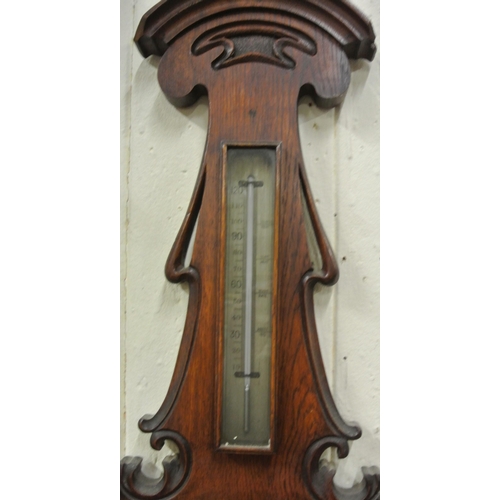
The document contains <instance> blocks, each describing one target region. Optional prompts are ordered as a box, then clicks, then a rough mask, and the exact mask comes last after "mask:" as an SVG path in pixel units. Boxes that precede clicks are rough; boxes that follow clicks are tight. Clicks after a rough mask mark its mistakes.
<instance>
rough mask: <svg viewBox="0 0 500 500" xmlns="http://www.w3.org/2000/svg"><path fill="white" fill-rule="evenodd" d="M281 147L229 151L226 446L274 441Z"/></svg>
mask: <svg viewBox="0 0 500 500" xmlns="http://www.w3.org/2000/svg"><path fill="white" fill-rule="evenodd" d="M275 171H276V149H275V148H237V147H234V148H228V150H227V164H226V205H227V210H226V253H225V297H224V381H223V395H222V429H221V446H223V447H228V446H237V447H241V446H250V447H267V448H268V447H269V446H270V434H271V431H270V420H271V354H272V335H273V318H272V303H273V267H274V256H273V253H274V210H275V206H274V200H275Z"/></svg>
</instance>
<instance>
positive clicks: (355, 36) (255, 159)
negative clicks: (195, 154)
mask: <svg viewBox="0 0 500 500" xmlns="http://www.w3.org/2000/svg"><path fill="white" fill-rule="evenodd" d="M374 39H375V36H374V33H373V30H372V27H371V24H370V23H369V21H368V20H367V19H366V18H365V17H364V16H363V15H362V14H361V13H360V12H358V11H357V10H356V9H355V8H354V7H352V6H351V5H350V4H348V3H347V2H345V1H343V0H302V1H301V0H290V1H287V2H283V1H278V0H183V1H181V0H163V1H162V2H160V3H158V4H157V5H156V6H155V7H153V8H152V9H151V10H150V11H148V12H147V13H146V14H145V15H144V17H143V18H142V20H141V23H140V25H139V27H138V30H137V34H136V37H135V41H136V44H137V46H138V48H139V50H140V51H141V53H142V55H144V57H148V56H150V55H157V56H160V57H161V60H160V63H159V67H158V78H159V82H160V86H161V88H162V90H163V92H164V93H165V94H166V96H167V98H168V99H169V100H170V101H171V102H172V103H173V104H174V105H176V106H188V105H191V104H193V103H194V102H196V100H197V99H198V98H199V97H200V96H201V95H203V94H207V95H208V99H209V126H208V137H207V143H206V147H205V153H204V158H203V162H202V165H201V169H200V173H199V176H198V180H197V182H196V186H195V189H194V193H193V197H192V200H191V203H190V206H189V209H188V211H187V214H186V217H185V219H184V222H183V224H182V227H181V229H180V232H179V235H178V237H177V239H176V241H175V243H174V246H173V248H172V251H171V253H170V256H169V258H168V260H167V264H166V269H165V271H166V276H167V278H168V279H169V280H170V281H172V282H180V281H187V282H188V283H189V292H190V296H189V305H188V311H187V318H186V324H185V329H184V333H183V337H182V341H181V346H180V351H179V355H178V359H177V364H176V367H175V370H174V374H173V378H172V382H171V385H170V388H169V391H168V393H167V395H166V398H165V401H164V402H163V404H162V406H161V408H160V409H159V411H158V412H157V414H156V415H154V416H152V417H150V416H147V417H144V418H143V419H141V421H140V423H139V426H140V429H141V430H142V431H143V432H148V433H151V444H152V446H153V448H155V449H160V448H161V447H162V446H163V445H164V443H165V442H166V441H169V442H172V443H174V444H175V446H176V447H177V448H178V454H177V455H176V456H175V458H174V459H170V460H165V461H164V463H163V467H164V474H163V477H162V478H161V479H159V480H152V479H149V478H147V477H146V476H144V475H143V474H142V472H141V459H140V458H130V457H126V458H124V459H123V460H122V469H121V495H122V498H123V499H127V500H133V499H141V500H144V499H152V500H153V499H154V500H160V499H171V498H179V499H186V500H189V499H191V500H195V499H197V500H270V499H274V500H294V499H297V500H299V499H300V500H305V499H318V500H323V499H329V500H342V499H343V498H356V499H359V500H373V499H378V498H379V497H380V493H379V476H378V474H368V473H365V474H364V481H363V485H362V486H360V487H359V488H358V490H357V493H356V496H352V495H353V494H354V492H353V491H351V492H345V491H341V490H338V489H337V488H336V487H335V486H334V484H333V475H334V473H335V471H334V470H332V469H330V468H328V467H323V466H320V457H321V455H322V453H323V452H324V451H325V450H326V449H328V448H332V447H333V448H335V449H336V452H337V454H338V456H339V457H340V458H343V457H345V456H347V454H348V450H349V448H348V441H349V440H353V439H357V438H359V437H360V436H361V430H360V429H359V428H358V427H357V426H354V425H348V424H346V423H345V422H344V421H343V420H342V418H341V417H340V415H339V413H338V411H337V409H336V406H335V403H334V401H333V398H332V396H331V393H330V389H329V387H328V383H327V379H326V376H325V370H324V366H323V361H322V358H321V353H320V348H319V343H318V337H317V332H316V325H315V320H314V311H313V288H314V286H315V284H317V283H322V284H325V285H332V284H334V283H335V282H336V281H337V279H338V267H337V264H336V261H335V258H334V256H333V252H332V250H331V248H330V246H329V243H328V241H327V239H326V236H325V234H324V232H323V229H322V227H321V223H320V221H319V217H318V214H317V212H316V208H315V205H314V201H313V198H312V195H311V192H310V189H309V185H308V182H307V178H306V175H305V170H304V165H303V160H302V155H301V151H300V144H299V137H298V123H297V103H298V99H299V97H300V96H302V95H305V94H308V95H311V96H312V97H313V99H314V100H315V102H316V104H317V105H319V106H321V107H326V108H327V107H333V106H335V105H337V104H339V103H340V102H341V101H342V99H343V97H344V95H345V93H346V91H347V88H348V85H349V81H350V67H349V63H348V59H349V58H351V59H357V58H365V59H369V60H371V59H373V57H374V54H375V46H374ZM196 224H197V229H196V237H195V238H194V242H193V250H192V257H191V259H190V262H189V263H186V253H187V251H188V245H189V244H190V240H191V237H192V235H193V231H194V227H195V225H196ZM311 240H312V244H311ZM311 246H314V247H315V249H316V251H317V254H318V256H319V258H315V259H314V261H315V264H314V265H313V259H312V257H311V254H310V247H311Z"/></svg>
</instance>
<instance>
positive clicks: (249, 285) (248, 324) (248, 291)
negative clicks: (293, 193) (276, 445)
mask: <svg viewBox="0 0 500 500" xmlns="http://www.w3.org/2000/svg"><path fill="white" fill-rule="evenodd" d="M239 185H240V186H246V187H247V190H248V193H247V230H246V243H247V244H246V255H245V351H244V352H245V354H244V359H245V362H244V368H243V372H244V373H243V377H244V378H245V409H244V415H245V427H244V428H245V432H248V430H249V426H250V420H249V414H250V380H251V376H252V311H253V307H252V296H253V245H254V241H253V239H254V235H253V211H254V196H253V194H254V189H255V186H262V182H255V179H254V177H253V176H252V175H249V176H248V179H247V180H246V182H245V181H240V182H239Z"/></svg>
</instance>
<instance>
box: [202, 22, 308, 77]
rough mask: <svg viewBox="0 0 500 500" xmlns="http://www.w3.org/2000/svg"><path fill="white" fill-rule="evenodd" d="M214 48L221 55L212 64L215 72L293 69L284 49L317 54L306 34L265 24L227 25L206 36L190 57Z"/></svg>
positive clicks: (291, 61)
mask: <svg viewBox="0 0 500 500" xmlns="http://www.w3.org/2000/svg"><path fill="white" fill-rule="evenodd" d="M217 46H222V47H223V48H224V51H223V53H222V54H221V55H220V56H219V57H217V58H216V59H215V60H214V61H213V62H212V67H213V68H214V69H222V68H226V67H228V66H231V65H233V64H241V63H245V62H263V63H268V64H274V65H276V66H280V67H282V68H290V69H292V68H295V65H296V62H295V61H294V60H293V59H292V58H291V57H290V56H288V55H287V54H286V53H285V52H284V51H285V49H286V48H287V47H294V48H296V49H298V50H301V51H302V52H304V53H306V54H309V55H314V54H315V53H316V44H315V43H314V41H313V40H312V39H311V38H310V37H308V36H307V35H306V34H305V33H301V32H300V31H297V30H293V29H283V28H282V27H280V26H276V25H272V24H269V25H267V24H265V23H260V24H257V23H248V24H243V25H238V24H236V25H227V26H222V27H221V28H218V29H215V30H212V31H211V32H209V33H205V34H204V35H202V36H201V37H200V38H198V39H197V40H196V41H195V42H194V44H193V54H195V55H200V54H204V53H205V52H207V51H208V50H210V49H213V48H214V47H217Z"/></svg>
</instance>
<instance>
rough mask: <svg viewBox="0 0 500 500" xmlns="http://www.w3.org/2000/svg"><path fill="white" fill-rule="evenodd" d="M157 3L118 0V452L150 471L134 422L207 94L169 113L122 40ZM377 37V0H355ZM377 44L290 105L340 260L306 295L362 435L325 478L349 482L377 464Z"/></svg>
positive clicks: (161, 359) (154, 373)
mask: <svg viewBox="0 0 500 500" xmlns="http://www.w3.org/2000/svg"><path fill="white" fill-rule="evenodd" d="M155 3H156V0H135V1H134V0H122V8H121V29H122V45H121V47H122V51H121V54H122V65H121V109H122V128H121V144H122V146H121V153H122V186H121V199H122V232H121V234H122V238H121V257H122V286H121V294H122V308H121V316H122V343H121V345H122V351H121V367H122V385H121V394H122V398H121V433H122V455H125V454H127V455H140V456H143V457H145V462H147V463H146V464H145V471H146V472H147V473H148V474H150V475H151V476H157V475H158V474H159V471H160V468H159V464H160V463H161V460H162V458H163V456H164V455H165V454H168V453H171V451H170V450H168V449H165V450H162V451H161V452H154V451H153V450H152V449H151V448H150V446H149V435H146V434H142V433H141V432H140V431H139V429H138V427H137V422H138V420H139V418H141V417H142V416H143V415H144V414H147V413H149V414H154V413H155V412H156V411H157V409H158V408H159V406H160V404H161V402H162V401H163V398H164V396H165V393H166V391H167V389H168V385H169V381H170V378H171V376H172V373H173V368H174V364H175V360H176V357H177V352H178V348H179V344H180V339H181V335H182V331H183V327H184V319H185V312H186V307H187V298H188V292H187V287H185V286H183V285H173V284H171V283H169V282H167V281H166V280H165V278H164V275H163V267H164V264H165V260H166V258H167V255H168V252H169V250H170V248H171V246H172V244H173V242H174V239H175V237H176V235H177V231H178V229H179V227H180V224H181V222H182V219H183V217H184V214H185V211H186V208H187V205H188V203H189V200H190V196H191V193H192V189H193V187H194V183H195V179H196V176H197V173H198V169H199V166H200V162H201V158H202V153H203V148H204V143H205V137H206V126H207V120H208V113H207V101H206V100H201V101H200V102H199V103H197V104H196V105H195V106H193V107H191V108H188V109H183V110H178V109H176V108H174V107H173V106H172V105H171V104H170V103H169V102H168V101H167V100H166V98H165V97H164V95H163V94H162V92H161V90H160V88H159V85H158V83H157V78H156V70H157V65H158V60H157V59H154V58H149V59H148V60H144V59H143V58H142V57H141V55H140V54H139V52H138V51H137V50H136V49H135V47H134V46H133V43H132V37H133V34H134V31H135V28H136V27H137V24H138V23H139V20H140V18H141V16H142V14H143V13H144V12H146V11H147V10H148V9H149V8H150V7H151V6H153V5H154V4H155ZM353 3H355V5H356V6H357V7H359V8H360V9H361V10H362V11H363V12H364V13H365V14H366V15H367V16H368V17H369V18H370V20H371V21H372V24H373V27H374V30H375V33H376V34H377V46H378V50H379V53H380V38H379V2H378V0H373V1H372V0H356V1H355V2H353ZM379 53H378V54H377V55H376V57H375V60H374V61H373V62H372V63H368V62H366V61H361V62H356V63H352V65H351V68H352V81H351V86H350V88H349V91H348V94H347V97H346V100H345V102H344V103H343V105H342V106H341V108H337V109H335V110H331V111H326V112H325V111H323V110H319V109H317V108H316V107H315V106H314V104H312V103H311V101H310V100H309V99H304V100H302V101H301V103H300V105H299V122H300V133H301V141H302V149H303V154H304V158H305V162H306V168H307V173H308V176H309V180H310V184H311V188H312V191H313V193H314V196H315V199H316V203H317V206H318V209H319V213H320V216H321V220H322V222H323V225H324V227H325V230H326V232H327V234H328V236H329V238H330V241H331V243H332V246H333V248H334V251H335V253H336V256H337V260H338V261H339V263H340V271H341V275H340V280H339V283H338V284H337V285H336V286H335V287H333V288H321V289H318V290H317V291H316V294H315V306H316V318H317V324H318V331H319V335H320V343H321V348H322V354H323V358H324V362H325V368H326V371H327V375H328V377H329V381H330V385H331V387H332V391H333V395H334V398H335V401H336V403H337V405H338V408H339V410H340V413H341V415H342V416H343V417H344V419H345V420H347V421H351V422H352V421H355V422H357V423H359V424H360V425H361V427H362V429H363V436H362V437H361V439H360V440H358V441H355V442H353V443H352V446H351V452H350V455H349V457H348V458H347V459H345V460H342V461H340V462H339V472H338V474H337V476H336V479H335V481H336V482H337V483H338V484H339V485H341V486H349V485H351V484H352V483H353V482H354V481H358V480H360V479H361V472H360V467H362V466H371V465H378V464H379V432H380V431H379V425H380V424H379V88H380V86H379V68H380V65H379Z"/></svg>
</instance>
